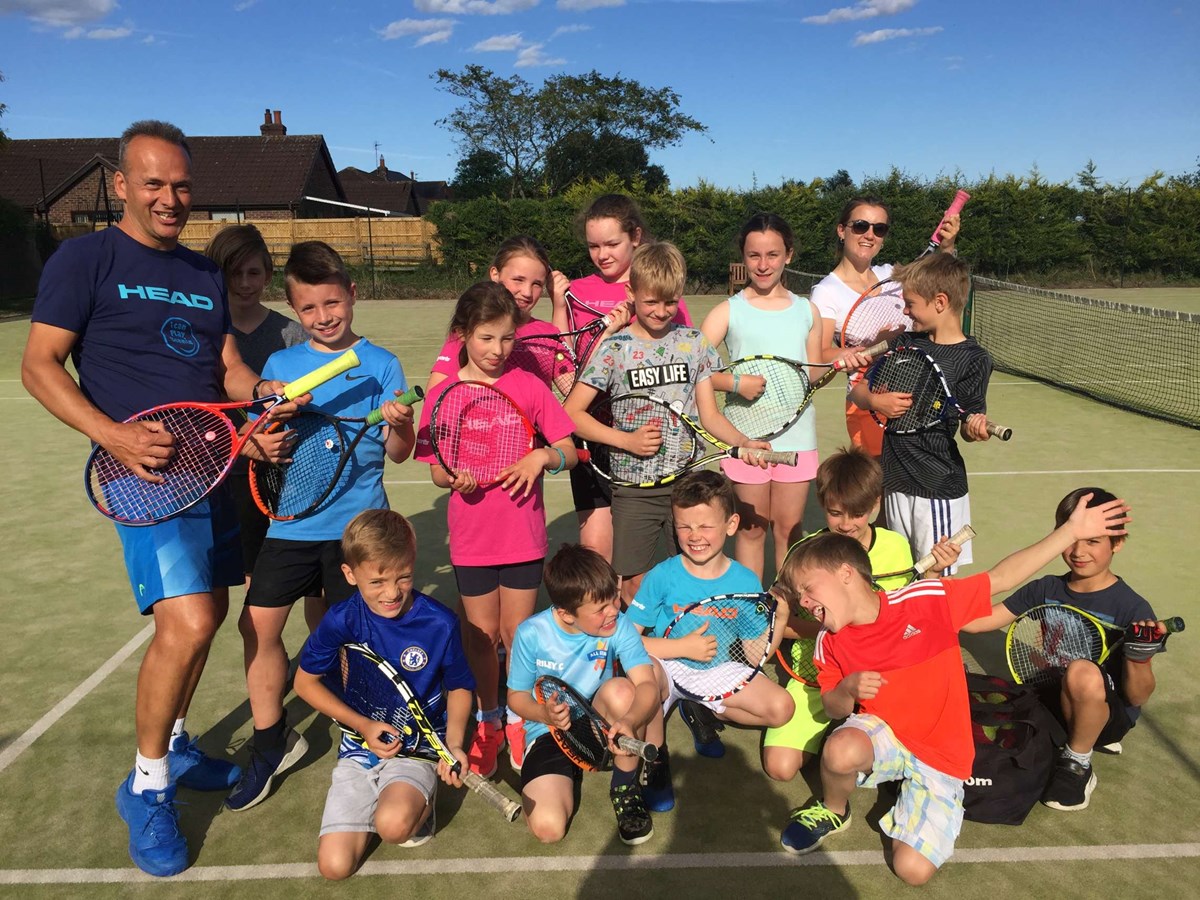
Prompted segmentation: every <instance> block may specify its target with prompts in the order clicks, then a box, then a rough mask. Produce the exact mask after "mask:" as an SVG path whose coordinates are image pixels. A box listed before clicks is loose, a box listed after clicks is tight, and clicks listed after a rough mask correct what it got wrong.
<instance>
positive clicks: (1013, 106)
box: [0, 0, 1200, 188]
mask: <svg viewBox="0 0 1200 900" xmlns="http://www.w3.org/2000/svg"><path fill="white" fill-rule="evenodd" d="M1197 46H1200V4H1198V3H1196V0H1164V2H1160V0H1138V2H1129V0H1036V2H1027V0H954V2H949V0H794V2H787V0H392V2H384V0H325V2H308V0H203V2H200V0H197V2H171V3H164V2H162V0H0V72H2V73H3V76H4V79H5V80H4V82H3V83H0V103H3V104H6V105H7V110H6V112H5V113H4V116H3V118H0V127H3V128H4V130H5V131H7V133H8V134H9V136H10V137H12V138H52V137H102V136H115V135H118V134H119V133H120V132H121V131H122V130H123V129H124V128H125V127H126V126H127V125H128V124H129V123H130V122H132V121H134V120H136V119H143V118H161V119H167V120H170V121H172V122H174V123H175V124H177V125H179V126H180V127H181V128H183V129H184V131H185V132H187V133H188V134H195V135H217V134H223V135H225V134H228V135H233V134H257V133H258V126H259V125H260V124H261V123H262V120H263V110H264V109H265V108H268V107H269V108H270V109H272V110H276V109H278V110H281V111H282V114H283V123H284V124H285V125H286V126H287V127H288V132H289V134H323V135H324V136H325V140H326V143H327V144H328V145H329V148H330V152H331V153H332V155H333V159H334V163H335V164H336V166H337V167H338V168H343V167H345V166H357V167H359V168H362V169H370V168H373V167H374V166H375V164H376V161H377V155H378V154H382V155H383V156H384V158H385V159H386V162H387V165H388V167H389V168H392V169H396V170H400V171H405V172H415V173H416V175H417V177H418V178H420V179H430V180H436V179H445V180H451V179H452V178H453V175H454V167H455V163H456V162H457V160H458V158H459V156H460V155H461V154H460V152H459V148H458V147H457V145H456V143H455V140H454V135H453V134H452V133H450V132H448V131H447V130H446V129H444V128H442V127H440V126H438V125H437V124H436V122H437V120H438V119H440V118H442V117H444V116H446V115H447V114H448V113H449V112H451V111H452V110H453V109H454V108H455V100H454V98H453V97H451V96H450V95H449V94H447V93H445V92H444V91H442V90H440V89H439V88H438V86H437V84H436V82H435V81H434V79H433V78H432V77H431V75H432V73H433V72H434V71H435V70H437V69H439V68H448V69H451V70H455V71H457V70H461V69H462V68H463V67H464V66H467V65H470V64H479V65H482V66H485V67H487V68H490V69H492V70H493V71H494V72H496V73H497V74H498V75H502V76H510V75H513V74H516V75H520V76H521V77H522V78H524V79H526V80H527V81H529V82H531V83H532V84H535V85H537V84H540V83H541V81H542V80H543V79H544V78H546V77H547V76H548V75H552V74H557V73H560V72H567V73H582V72H587V71H590V70H592V69H595V70H598V71H599V72H601V73H602V74H604V75H614V74H619V75H621V76H623V77H625V78H632V79H636V80H638V81H640V82H642V83H643V84H645V85H647V86H651V87H670V88H672V89H674V90H675V91H677V92H678V93H679V95H680V97H681V107H680V108H681V110H682V111H683V112H685V113H686V114H688V115H690V116H692V117H694V118H696V119H698V120H700V121H701V122H702V123H703V124H705V125H706V126H707V128H708V131H707V132H706V133H705V134H702V135H696V134H693V135H689V136H687V137H685V138H684V140H683V141H682V142H681V143H680V144H679V145H678V146H675V147H670V148H666V149H662V150H657V151H654V152H653V153H652V154H651V161H652V162H656V163H658V164H660V165H662V166H663V167H664V168H665V169H666V171H667V174H668V176H669V177H670V179H671V183H672V185H673V186H675V187H683V186H688V185H695V184H697V183H698V182H700V181H705V182H708V183H711V184H716V185H718V186H721V187H733V188H749V187H751V186H753V185H755V184H757V185H759V186H763V185H772V184H778V183H780V182H781V181H782V180H784V179H796V180H799V181H810V180H812V179H813V178H817V177H824V176H829V175H832V174H834V173H835V172H836V171H837V170H839V169H845V170H847V171H848V172H849V173H850V175H851V176H852V177H853V178H854V179H855V180H856V181H858V180H860V179H862V178H863V177H864V176H870V175H876V174H886V173H887V172H888V171H889V170H890V169H891V168H892V167H893V166H895V167H897V168H899V169H902V170H903V171H905V172H907V173H909V174H911V175H914V176H917V177H920V178H927V179H931V178H935V177H939V176H946V177H949V178H952V179H956V180H957V179H967V180H973V179H976V178H979V177H986V176H987V175H988V174H989V173H995V174H996V175H998V176H1003V175H1006V174H1010V173H1011V174H1017V175H1025V174H1028V173H1030V172H1031V171H1032V170H1033V169H1034V168H1035V167H1036V169H1037V171H1038V172H1040V174H1041V176H1042V177H1043V178H1045V179H1048V180H1050V181H1056V182H1059V181H1070V180H1072V179H1073V178H1074V176H1075V174H1076V173H1077V172H1078V171H1079V170H1080V169H1082V168H1083V166H1084V164H1085V163H1086V162H1087V161H1088V160H1089V159H1091V160H1093V161H1094V162H1095V163H1096V167H1097V172H1098V174H1099V176H1100V177H1101V179H1103V180H1105V181H1108V182H1110V183H1113V184H1120V183H1122V182H1128V183H1129V184H1131V185H1135V186H1136V185H1137V184H1140V183H1141V182H1142V181H1143V179H1145V178H1148V177H1150V176H1152V175H1153V174H1154V173H1155V172H1156V171H1162V172H1165V173H1167V174H1169V175H1170V174H1182V173H1184V172H1195V171H1196V170H1197V169H1198V168H1200V163H1198V161H1197V157H1198V156H1200V91H1198V89H1197V86H1198V85H1200V53H1198V52H1197V50H1196V48H1197ZM0 164H2V163H0Z"/></svg>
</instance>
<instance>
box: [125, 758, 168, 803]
mask: <svg viewBox="0 0 1200 900" xmlns="http://www.w3.org/2000/svg"><path fill="white" fill-rule="evenodd" d="M170 780H171V779H170V770H169V769H168V768H167V758H166V757H165V756H164V757H163V758H162V759H150V758H149V757H148V756H142V754H141V752H140V751H139V752H138V754H137V757H136V758H135V759H134V761H133V785H132V787H131V788H130V790H132V791H133V792H134V793H135V794H141V792H142V791H161V790H165V789H166V787H167V785H168V784H170Z"/></svg>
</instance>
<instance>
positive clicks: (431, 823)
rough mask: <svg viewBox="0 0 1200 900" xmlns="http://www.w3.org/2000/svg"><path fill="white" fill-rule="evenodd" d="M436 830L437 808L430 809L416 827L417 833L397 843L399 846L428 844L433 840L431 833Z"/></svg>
mask: <svg viewBox="0 0 1200 900" xmlns="http://www.w3.org/2000/svg"><path fill="white" fill-rule="evenodd" d="M435 831H437V810H436V809H431V810H430V811H429V815H428V817H426V819H425V821H424V822H422V823H421V827H420V828H418V829H417V833H416V834H414V835H413V836H412V837H410V838H409V839H408V840H407V841H405V842H404V843H403V844H398V845H397V846H399V847H420V846H422V845H423V844H428V843H429V842H430V841H431V840H433V833H434V832H435Z"/></svg>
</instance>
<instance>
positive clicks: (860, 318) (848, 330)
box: [842, 282, 913, 347]
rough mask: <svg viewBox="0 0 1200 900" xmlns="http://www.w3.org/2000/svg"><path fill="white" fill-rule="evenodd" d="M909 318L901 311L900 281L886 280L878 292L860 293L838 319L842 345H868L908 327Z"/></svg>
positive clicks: (902, 299)
mask: <svg viewBox="0 0 1200 900" xmlns="http://www.w3.org/2000/svg"><path fill="white" fill-rule="evenodd" d="M912 327H913V321H912V319H910V318H909V317H908V316H906V315H905V314H904V295H903V294H902V293H901V289H900V285H898V284H896V283H895V282H888V283H886V284H884V285H882V286H881V289H880V292H879V293H878V294H873V295H870V296H867V297H864V298H863V299H862V300H860V301H859V302H857V303H856V304H855V305H854V307H853V308H852V309H851V310H850V312H849V313H848V314H847V315H846V321H845V322H843V323H842V346H843V347H869V346H870V345H872V344H874V343H876V341H879V340H881V339H883V337H886V336H887V335H888V334H892V333H896V332H902V331H911V330H912Z"/></svg>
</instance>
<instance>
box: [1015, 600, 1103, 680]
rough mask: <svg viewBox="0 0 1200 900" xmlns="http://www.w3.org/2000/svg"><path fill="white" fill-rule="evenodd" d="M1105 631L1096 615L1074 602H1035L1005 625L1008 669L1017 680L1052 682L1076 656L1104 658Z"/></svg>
mask: <svg viewBox="0 0 1200 900" xmlns="http://www.w3.org/2000/svg"><path fill="white" fill-rule="evenodd" d="M1106 631H1107V628H1106V626H1105V625H1104V623H1102V622H1101V621H1100V620H1099V619H1096V618H1095V617H1094V616H1091V615H1088V614H1087V613H1086V612H1084V611H1083V610H1080V609H1076V608H1075V607H1073V606H1067V605H1065V604H1044V605H1042V606H1035V607H1034V608H1033V609H1030V610H1027V611H1026V612H1024V613H1022V614H1021V615H1020V616H1018V617H1017V618H1016V619H1014V620H1013V622H1012V623H1011V624H1010V625H1009V626H1008V631H1007V633H1006V634H1005V636H1004V654H1005V656H1006V657H1007V659H1008V669H1009V671H1010V672H1011V673H1012V676H1013V678H1014V679H1015V680H1016V682H1017V683H1018V684H1032V685H1050V684H1054V683H1056V682H1057V681H1058V680H1059V679H1060V678H1061V677H1062V674H1063V671H1064V670H1065V669H1066V667H1067V666H1068V665H1070V664H1071V663H1072V662H1074V661H1075V660H1077V659H1090V660H1091V661H1092V662H1095V663H1101V662H1103V661H1104V660H1105V658H1106V657H1107V656H1108V650H1109V647H1108V636H1107V634H1106Z"/></svg>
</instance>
